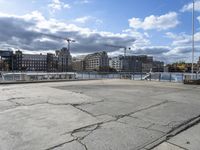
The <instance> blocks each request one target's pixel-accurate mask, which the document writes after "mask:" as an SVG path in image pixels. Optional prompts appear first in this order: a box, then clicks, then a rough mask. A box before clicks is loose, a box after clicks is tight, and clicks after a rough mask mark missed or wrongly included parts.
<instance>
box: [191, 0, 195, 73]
mask: <svg viewBox="0 0 200 150" xmlns="http://www.w3.org/2000/svg"><path fill="white" fill-rule="evenodd" d="M194 9H195V2H194V0H193V9H192V74H193V73H194V28H195V27H194V26H195V25H194V17H195V16H194V15H195V14H194ZM192 76H193V75H192Z"/></svg>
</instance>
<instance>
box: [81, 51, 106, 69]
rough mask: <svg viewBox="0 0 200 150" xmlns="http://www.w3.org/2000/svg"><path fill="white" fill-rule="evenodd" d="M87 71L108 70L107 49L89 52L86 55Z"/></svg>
mask: <svg viewBox="0 0 200 150" xmlns="http://www.w3.org/2000/svg"><path fill="white" fill-rule="evenodd" d="M84 61H85V70H86V71H108V70H109V60H108V55H107V53H106V52H105V51H103V52H97V53H93V54H89V55H87V56H86V57H85V59H84Z"/></svg>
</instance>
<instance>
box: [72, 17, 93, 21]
mask: <svg viewBox="0 0 200 150" xmlns="http://www.w3.org/2000/svg"><path fill="white" fill-rule="evenodd" d="M91 18H92V17H91V16H84V17H80V18H76V19H75V20H74V21H75V22H78V23H86V22H87V21H88V20H90V19H91Z"/></svg>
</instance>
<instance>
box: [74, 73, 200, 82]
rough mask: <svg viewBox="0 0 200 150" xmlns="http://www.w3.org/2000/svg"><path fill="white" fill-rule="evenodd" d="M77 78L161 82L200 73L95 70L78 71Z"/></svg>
mask: <svg viewBox="0 0 200 150" xmlns="http://www.w3.org/2000/svg"><path fill="white" fill-rule="evenodd" d="M76 78H77V79H130V80H148V81H163V82H183V81H184V80H190V79H193V80H199V79H200V74H191V73H168V72H158V73H129V72H118V73H96V72H79V73H77V75H76Z"/></svg>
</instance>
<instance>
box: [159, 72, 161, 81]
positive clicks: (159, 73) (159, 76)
mask: <svg viewBox="0 0 200 150" xmlns="http://www.w3.org/2000/svg"><path fill="white" fill-rule="evenodd" d="M160 79H161V73H159V82H160Z"/></svg>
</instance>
